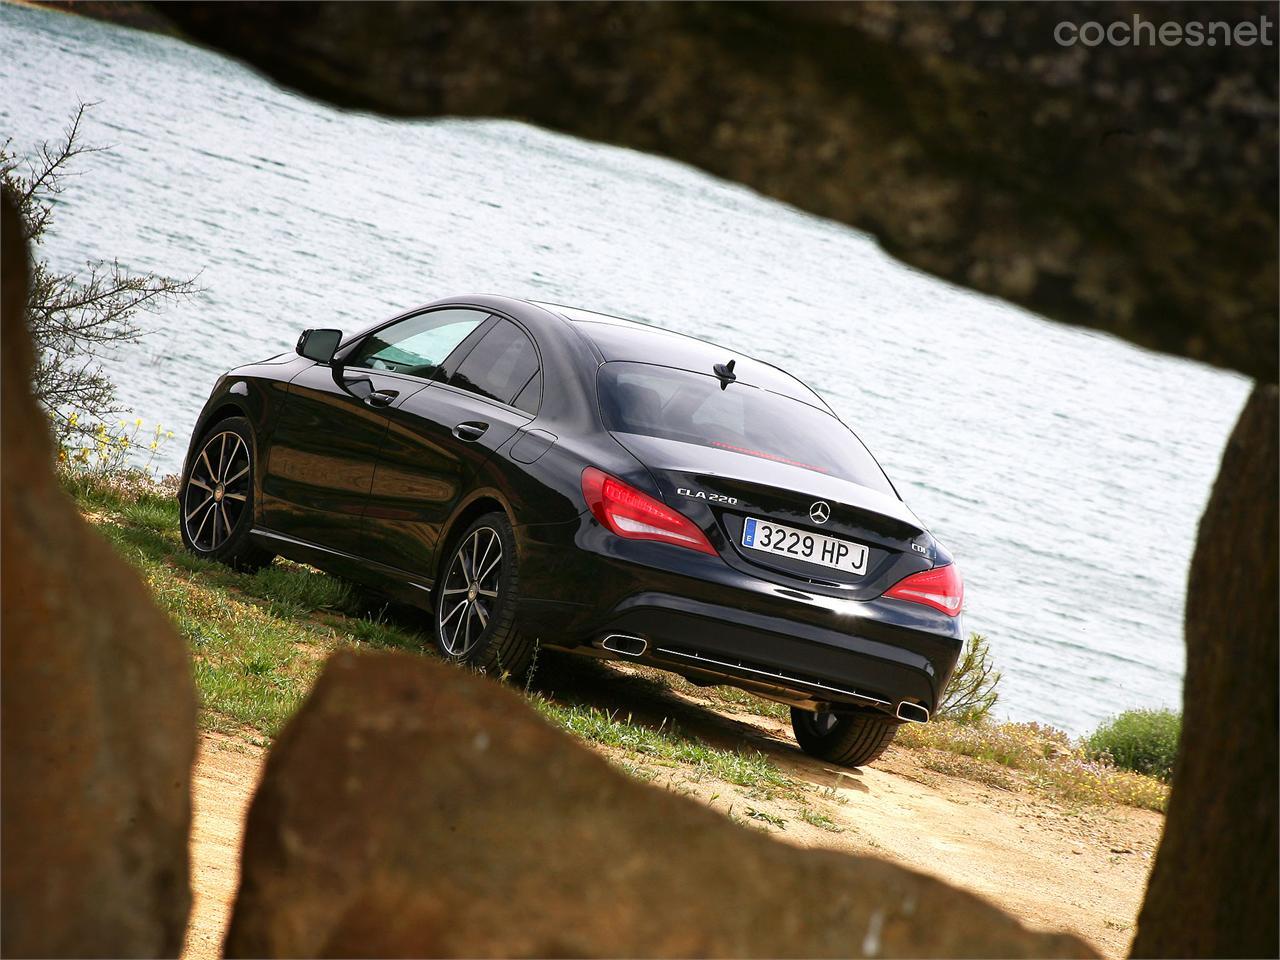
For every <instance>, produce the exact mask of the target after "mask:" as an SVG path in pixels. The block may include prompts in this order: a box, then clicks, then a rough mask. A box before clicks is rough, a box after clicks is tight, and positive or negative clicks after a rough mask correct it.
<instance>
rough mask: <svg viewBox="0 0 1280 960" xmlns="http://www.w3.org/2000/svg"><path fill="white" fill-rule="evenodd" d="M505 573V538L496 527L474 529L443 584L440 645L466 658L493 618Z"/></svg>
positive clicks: (457, 553) (455, 554) (457, 554)
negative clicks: (503, 568) (499, 588)
mask: <svg viewBox="0 0 1280 960" xmlns="http://www.w3.org/2000/svg"><path fill="white" fill-rule="evenodd" d="M501 576H502V540H501V538H500V537H499V536H498V531H496V530H494V529H493V528H492V527H480V528H479V529H477V530H474V531H472V533H471V535H470V536H468V537H467V538H466V539H465V540H463V541H462V543H461V544H460V545H459V546H458V549H457V550H456V551H455V552H454V555H453V560H452V562H451V563H450V564H449V572H448V574H446V576H445V580H444V584H443V585H442V586H441V591H440V593H441V596H440V611H439V614H438V617H437V619H438V621H439V625H440V644H441V646H443V647H444V651H445V653H447V654H448V655H449V656H451V657H465V656H466V655H467V654H468V653H470V652H471V649H472V648H473V647H474V646H475V645H476V643H477V642H479V640H480V637H481V636H482V635H483V634H484V631H485V629H486V628H487V627H488V626H489V622H490V621H491V620H492V619H493V612H494V608H495V606H496V605H497V601H498V585H499V583H500V580H501Z"/></svg>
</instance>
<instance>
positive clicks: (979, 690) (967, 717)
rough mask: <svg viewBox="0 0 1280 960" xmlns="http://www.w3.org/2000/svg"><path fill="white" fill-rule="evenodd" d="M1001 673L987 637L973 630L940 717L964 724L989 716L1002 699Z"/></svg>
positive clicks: (948, 684) (953, 675) (940, 711)
mask: <svg viewBox="0 0 1280 960" xmlns="http://www.w3.org/2000/svg"><path fill="white" fill-rule="evenodd" d="M1000 676H1001V675H1000V671H999V670H997V669H996V668H995V661H994V660H993V659H992V657H991V647H990V645H989V644H988V643H987V638H986V637H984V636H983V635H982V634H980V633H971V634H970V635H969V642H968V643H966V644H965V646H964V654H963V656H961V658H960V662H959V663H957V664H956V672H955V673H953V674H952V675H951V680H950V681H949V682H948V683H947V689H946V690H944V691H943V693H942V702H941V704H939V706H938V710H937V717H938V719H940V720H950V721H952V722H953V723H959V724H963V725H971V724H975V723H980V722H981V721H983V720H985V719H987V717H989V716H990V715H991V711H992V709H993V708H994V707H995V705H996V702H997V701H998V700H999V699H1000V693H999V691H998V690H997V688H998V687H999V685H1000Z"/></svg>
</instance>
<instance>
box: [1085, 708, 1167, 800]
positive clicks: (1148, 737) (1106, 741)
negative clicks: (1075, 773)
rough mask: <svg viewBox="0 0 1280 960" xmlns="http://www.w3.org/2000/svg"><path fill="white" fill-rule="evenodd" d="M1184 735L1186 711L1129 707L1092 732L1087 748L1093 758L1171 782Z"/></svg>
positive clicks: (1086, 742)
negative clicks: (1179, 740) (1183, 716)
mask: <svg viewBox="0 0 1280 960" xmlns="http://www.w3.org/2000/svg"><path fill="white" fill-rule="evenodd" d="M1181 735H1182V714H1181V713H1179V712H1177V711H1176V710H1126V711H1125V712H1124V713H1122V714H1120V715H1119V716H1118V717H1112V718H1111V719H1110V720H1108V721H1107V722H1106V723H1104V724H1102V726H1100V727H1098V729H1097V730H1095V731H1094V732H1093V733H1091V734H1090V735H1089V737H1088V739H1087V740H1086V741H1085V747H1086V750H1087V752H1088V754H1089V757H1090V758H1091V759H1093V760H1109V761H1110V762H1111V763H1113V764H1115V765H1116V766H1117V767H1123V768H1124V769H1126V770H1132V771H1134V772H1135V773H1144V774H1146V775H1147V776H1149V777H1158V778H1159V779H1161V780H1163V781H1165V782H1166V783H1168V782H1169V780H1170V779H1171V778H1172V777H1173V761H1174V760H1175V759H1176V758H1177V756H1178V739H1179V737H1181Z"/></svg>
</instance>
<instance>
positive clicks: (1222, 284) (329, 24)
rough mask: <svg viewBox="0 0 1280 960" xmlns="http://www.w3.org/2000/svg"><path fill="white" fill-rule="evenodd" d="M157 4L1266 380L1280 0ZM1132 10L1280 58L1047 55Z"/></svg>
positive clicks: (339, 92) (341, 79) (387, 105)
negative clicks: (822, 225)
mask: <svg viewBox="0 0 1280 960" xmlns="http://www.w3.org/2000/svg"><path fill="white" fill-rule="evenodd" d="M155 9H156V10H157V11H158V12H159V13H161V14H163V15H164V16H166V17H168V18H170V20H172V21H173V22H174V23H176V24H177V25H178V26H180V27H181V28H182V29H184V30H185V31H187V33H188V34H189V35H190V36H192V37H194V38H195V39H197V40H199V41H202V42H205V43H209V44H210V45H212V46H215V47H218V48H220V49H222V50H225V51H227V52H228V53H231V54H233V55H235V56H238V57H242V58H243V59H245V60H246V61H248V62H249V63H250V64H252V65H253V66H255V67H258V68H259V69H261V70H262V71H264V72H265V73H267V74H268V75H269V76H271V77H273V78H275V79H276V80H278V81H280V82H281V83H283V84H285V85H287V86H290V87H294V88H296V89H298V90H301V91H303V92H305V93H308V94H311V95H312V96H315V97H318V98H320V99H323V100H328V101H330V102H332V103H336V104H339V105H341V106H346V107H353V108H358V109H369V110H375V111H379V112H382V113H388V114H393V115H399V116H418V117H431V116H492V117H513V118H517V119H522V120H528V121H530V122H533V123H536V124H539V125H540V126H544V127H549V128H551V129H554V130H561V131H564V132H566V133H571V134H576V135H578V136H583V137H588V138H591V139H596V140H601V141H605V142H609V143H615V144H620V145H622V146H627V147H633V148H635V149H638V150H644V151H646V152H650V153H657V154H663V155H666V156H669V157H674V158H675V159H677V160H683V161H685V162H688V163H691V164H693V165H695V166H697V167H701V168H702V169H704V170H707V171H709V172H711V173H713V174H716V175H718V176H722V177H725V178H727V179H730V180H736V181H738V182H741V183H744V184H747V185H748V186H751V187H754V188H755V189H757V190H759V191H760V192H762V193H765V194H768V195H769V196H773V197H777V198H778V199H781V200H785V201H787V202H789V203H793V204H795V205H796V206H798V207H800V208H802V209H804V210H808V211H811V212H813V213H816V214H819V215H822V216H825V217H831V218H832V219H835V220H840V221H843V222H845V223H848V224H852V225H853V226H856V227H859V228H861V229H864V230H867V231H868V232H870V233H872V234H874V235H875V236H876V237H877V238H878V239H879V240H880V242H881V243H882V244H884V246H885V247H886V249H888V250H889V252H891V253H893V254H894V255H895V256H897V257H899V258H901V259H902V260H905V261H906V262H907V263H910V264H912V265H913V266H916V267H920V268H921V269H924V270H927V271H929V272H931V273H934V274H936V275H938V276H940V277H944V278H946V279H948V280H952V281H955V282H956V283H960V284H963V285H964V286H967V287H972V288H973V289H975V290H981V291H984V292H987V293H991V294H995V295H997V296H1000V297H1004V298H1006V299H1008V300H1011V301H1013V302H1014V303H1019V304H1022V305H1024V306H1026V307H1029V308H1030V309H1032V310H1034V311H1036V312H1037V313H1041V314H1043V315H1045V316H1048V317H1052V318H1054V319H1056V320H1062V321H1066V322H1069V323H1079V324H1086V325H1089V326H1093V327H1097V328H1100V329H1103V330H1109V331H1111V332H1113V333H1116V334H1119V335H1120V336H1122V337H1125V338H1127V339H1129V340H1132V341H1134V342H1136V343H1140V344H1143V345H1146V346H1150V347H1155V348H1158V349H1161V350H1166V351H1168V352H1170V353H1177V354H1181V355H1183V356H1189V357H1195V358H1199V359H1203V360H1206V361H1208V362H1210V363H1216V364H1221V365H1225V366H1229V367H1233V368H1235V369H1237V370H1240V371H1243V372H1245V373H1247V374H1249V375H1250V376H1253V377H1255V378H1258V379H1260V380H1262V381H1263V382H1272V383H1274V382H1275V381H1276V369H1277V332H1276V331H1277V327H1276V314H1277V296H1278V294H1277V262H1276V244H1277V228H1276V224H1277V176H1276V162H1275V158H1276V152H1277V129H1276V122H1277V120H1276V118H1277V112H1276V111H1277V91H1276V86H1277V48H1276V46H1275V40H1276V32H1277V30H1280V27H1278V26H1277V24H1276V20H1277V15H1276V7H1275V5H1274V4H1273V3H1233V4H1229V5H1224V4H1213V3H1193V4H1173V3H1148V4H1126V5H1111V4H1092V3H1023V4H974V3H905V4H893V3H874V4H872V3H867V4H862V3H855V4H833V3H832V4H828V3H822V4H794V3H761V4H734V5H728V4H715V3H712V4H661V3H527V4H452V3H385V4H376V5H367V4H315V5H308V6H307V7H306V8H299V7H298V6H297V5H294V4H288V3H283V4H282V3H254V4H241V5H237V6H236V7H235V8H234V12H229V11H228V10H227V8H226V7H224V6H222V5H221V4H216V3H189V4H158V5H157V6H156V8H155ZM1135 13H1141V15H1142V16H1143V18H1144V19H1145V20H1147V21H1150V22H1151V23H1153V24H1155V25H1157V26H1158V25H1160V24H1163V23H1164V22H1166V21H1173V22H1176V23H1184V22H1188V21H1200V22H1202V23H1203V22H1210V21H1229V22H1230V23H1231V24H1232V25H1234V24H1235V23H1237V22H1241V21H1251V22H1252V23H1253V24H1254V25H1255V27H1257V26H1258V25H1260V23H1261V18H1262V17H1263V16H1264V15H1265V16H1267V17H1269V19H1270V21H1271V31H1270V35H1271V39H1272V44H1271V45H1269V46H1265V45H1262V44H1260V43H1257V42H1255V43H1254V44H1253V45H1250V46H1243V45H1237V44H1232V45H1230V46H1228V45H1224V44H1222V43H1220V42H1219V43H1216V44H1215V45H1212V46H1211V45H1208V44H1205V45H1201V46H1195V47H1192V46H1188V45H1185V44H1180V45H1177V46H1169V45H1164V44H1152V43H1148V44H1144V45H1142V46H1134V45H1126V46H1112V45H1107V44H1104V45H1102V46H1097V47H1086V46H1084V45H1082V44H1076V45H1074V46H1070V47H1065V46H1061V45H1059V43H1058V42H1057V40H1056V39H1055V30H1056V28H1057V26H1058V24H1060V23H1063V22H1064V21H1065V22H1067V23H1070V24H1075V25H1079V24H1081V23H1084V22H1087V21H1090V20H1098V21H1101V22H1102V23H1103V24H1104V25H1106V24H1110V23H1111V22H1112V21H1114V20H1122V21H1130V20H1131V18H1132V16H1133V14H1135ZM1215 39H1216V38H1215Z"/></svg>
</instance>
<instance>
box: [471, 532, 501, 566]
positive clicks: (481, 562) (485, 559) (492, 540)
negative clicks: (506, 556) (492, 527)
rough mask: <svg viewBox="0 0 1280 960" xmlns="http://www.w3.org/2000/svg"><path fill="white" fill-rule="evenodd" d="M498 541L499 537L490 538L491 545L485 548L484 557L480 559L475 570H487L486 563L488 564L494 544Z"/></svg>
mask: <svg viewBox="0 0 1280 960" xmlns="http://www.w3.org/2000/svg"><path fill="white" fill-rule="evenodd" d="M496 539H498V538H497V537H490V538H489V543H488V544H487V545H486V546H485V548H484V556H482V557H481V558H480V560H479V562H478V563H477V564H476V565H475V569H477V570H483V569H485V563H486V562H487V561H488V559H489V551H491V550H492V549H493V542H494V541H495V540H496Z"/></svg>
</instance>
